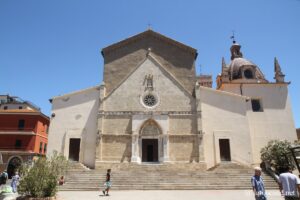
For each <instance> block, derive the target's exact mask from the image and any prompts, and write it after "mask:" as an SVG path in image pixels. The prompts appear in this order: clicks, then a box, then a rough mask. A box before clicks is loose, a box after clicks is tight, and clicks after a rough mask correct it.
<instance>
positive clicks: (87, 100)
mask: <svg viewBox="0 0 300 200" xmlns="http://www.w3.org/2000/svg"><path fill="white" fill-rule="evenodd" d="M99 93H100V92H99V87H93V88H89V89H86V90H82V91H78V92H74V93H71V94H67V95H64V96H59V97H55V98H53V100H52V113H53V114H54V115H53V117H51V121H50V127H49V143H48V151H47V152H48V155H51V154H52V153H53V151H54V150H56V151H58V152H59V153H62V154H63V155H64V156H66V157H67V158H68V157H69V141H70V138H79V139H81V143H80V155H79V161H80V162H81V163H83V164H85V165H87V166H89V167H92V168H93V167H94V165H95V149H96V136H97V115H98V108H99Z"/></svg>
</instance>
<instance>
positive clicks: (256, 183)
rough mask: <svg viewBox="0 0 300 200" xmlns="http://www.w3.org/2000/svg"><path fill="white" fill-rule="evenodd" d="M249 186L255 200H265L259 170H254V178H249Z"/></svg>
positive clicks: (258, 168)
mask: <svg viewBox="0 0 300 200" xmlns="http://www.w3.org/2000/svg"><path fill="white" fill-rule="evenodd" d="M251 185H252V189H253V192H254V195H255V200H266V199H267V197H266V192H265V185H264V181H263V179H262V177H261V168H260V167H255V168H254V176H252V178H251Z"/></svg>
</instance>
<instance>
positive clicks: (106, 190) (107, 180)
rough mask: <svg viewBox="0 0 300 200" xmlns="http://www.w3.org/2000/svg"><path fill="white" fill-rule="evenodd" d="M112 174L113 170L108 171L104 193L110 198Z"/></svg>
mask: <svg viewBox="0 0 300 200" xmlns="http://www.w3.org/2000/svg"><path fill="white" fill-rule="evenodd" d="M110 172H111V169H108V170H107V173H106V180H105V183H104V186H105V189H104V190H103V191H102V192H103V194H104V195H105V192H106V196H109V194H108V192H109V189H110V188H111V182H110Z"/></svg>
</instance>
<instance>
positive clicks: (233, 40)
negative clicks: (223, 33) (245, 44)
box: [230, 31, 236, 44]
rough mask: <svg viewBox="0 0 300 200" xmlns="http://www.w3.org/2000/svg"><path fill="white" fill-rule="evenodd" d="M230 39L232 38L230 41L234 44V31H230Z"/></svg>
mask: <svg viewBox="0 0 300 200" xmlns="http://www.w3.org/2000/svg"><path fill="white" fill-rule="evenodd" d="M230 39H232V43H233V44H235V43H236V41H235V36H234V31H232V36H230Z"/></svg>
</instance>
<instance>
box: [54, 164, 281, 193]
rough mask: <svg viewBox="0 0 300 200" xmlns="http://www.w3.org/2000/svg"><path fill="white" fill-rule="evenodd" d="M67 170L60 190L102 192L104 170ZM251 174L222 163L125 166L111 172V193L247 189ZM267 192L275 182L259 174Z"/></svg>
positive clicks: (274, 187) (275, 186) (72, 168)
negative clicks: (205, 168)
mask: <svg viewBox="0 0 300 200" xmlns="http://www.w3.org/2000/svg"><path fill="white" fill-rule="evenodd" d="M72 164H73V165H72V166H71V167H70V168H69V170H68V172H67V175H66V183H65V185H64V186H62V187H60V188H59V189H60V190H70V191H71V190H94V191H95V190H99V188H103V187H104V186H103V184H104V181H105V176H106V169H101V168H97V169H95V170H89V169H88V168H85V167H84V166H82V165H80V164H78V163H77V164H76V163H72ZM252 176H253V170H252V169H250V168H247V167H244V166H241V165H237V164H234V163H225V164H222V165H220V166H217V167H215V168H213V169H209V170H208V171H203V170H202V171H200V170H195V169H193V168H192V167H190V168H188V169H184V168H178V167H177V166H176V165H167V166H165V165H128V166H125V167H124V168H115V169H113V170H112V174H111V180H112V183H113V187H112V189H113V190H206V189H212V190H214V189H217V190H218V189H251V185H250V179H251V177H252ZM263 178H264V182H265V186H266V188H267V189H277V188H278V186H277V184H276V182H275V181H274V180H273V179H272V178H271V177H270V176H268V175H267V174H263Z"/></svg>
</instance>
